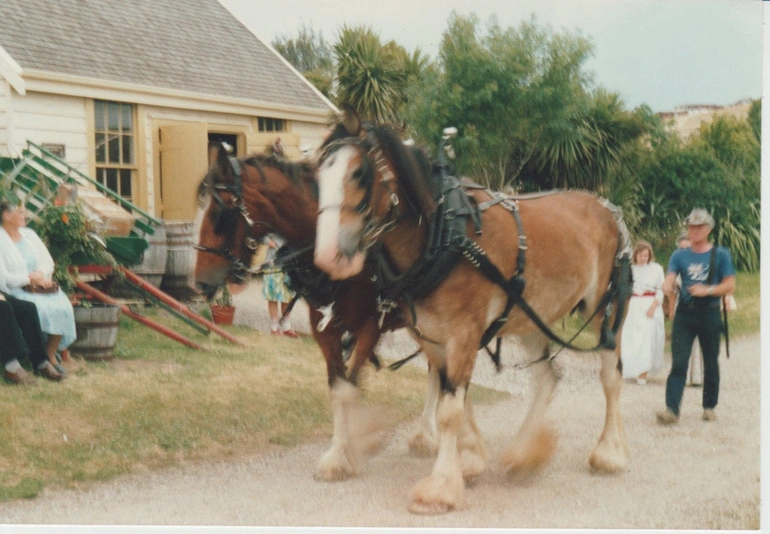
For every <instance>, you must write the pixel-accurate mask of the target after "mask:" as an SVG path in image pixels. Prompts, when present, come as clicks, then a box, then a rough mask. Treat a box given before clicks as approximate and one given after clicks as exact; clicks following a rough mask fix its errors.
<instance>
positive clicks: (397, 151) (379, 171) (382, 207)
mask: <svg viewBox="0 0 770 534" xmlns="http://www.w3.org/2000/svg"><path fill="white" fill-rule="evenodd" d="M413 150H414V149H408V148H407V147H405V146H404V144H403V142H402V141H401V139H400V138H399V137H398V136H397V135H396V134H395V132H394V131H393V130H392V129H391V128H389V127H385V126H364V125H362V124H361V122H360V120H359V118H358V116H357V115H356V114H355V112H354V111H353V110H352V109H350V108H345V109H344V111H343V115H342V120H341V121H340V122H339V123H338V124H337V125H336V127H335V128H334V130H333V131H332V133H331V135H330V136H329V137H328V138H327V140H326V141H325V142H324V144H323V145H322V146H321V155H320V159H319V167H318V171H317V172H316V177H317V180H318V187H319V210H318V213H319V215H318V223H317V233H316V246H315V264H316V265H317V266H318V267H319V268H320V269H322V270H324V271H326V272H327V273H328V274H329V275H330V276H331V278H333V279H342V278H350V277H351V276H354V275H356V274H358V273H359V272H360V271H361V270H362V269H363V267H364V260H365V257H366V251H367V250H368V249H369V248H370V247H371V246H372V245H373V244H374V243H376V242H377V241H378V240H379V239H381V238H382V236H383V235H384V234H386V233H387V232H388V231H390V230H392V229H394V228H395V227H396V225H398V224H399V223H401V222H402V221H403V220H404V219H406V218H408V217H410V216H412V215H413V216H416V217H418V216H420V215H423V214H429V213H430V212H431V211H432V210H433V207H434V203H433V200H432V195H431V194H430V192H429V191H428V189H427V183H426V181H425V178H426V177H425V174H424V168H423V166H422V165H421V164H420V162H418V159H417V158H415V157H414V153H413Z"/></svg>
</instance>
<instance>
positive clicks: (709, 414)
mask: <svg viewBox="0 0 770 534" xmlns="http://www.w3.org/2000/svg"><path fill="white" fill-rule="evenodd" d="M703 420H704V421H716V420H717V414H715V413H714V410H713V409H711V408H706V409H705V410H703Z"/></svg>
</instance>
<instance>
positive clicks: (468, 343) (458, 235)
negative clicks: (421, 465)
mask: <svg viewBox="0 0 770 534" xmlns="http://www.w3.org/2000/svg"><path fill="white" fill-rule="evenodd" d="M321 150H322V153H321V157H320V161H319V168H318V171H317V178H318V182H319V199H320V200H319V204H320V209H319V216H318V232H317V237H316V247H315V263H316V265H317V266H318V267H320V268H321V269H323V270H324V271H326V272H328V273H329V274H330V276H331V277H332V278H333V279H343V278H347V277H350V276H356V275H357V273H359V272H360V270H361V269H362V267H363V265H364V257H365V256H366V255H367V254H368V255H369V256H374V257H375V259H376V265H377V266H376V268H375V271H376V272H377V273H378V277H380V279H381V281H382V282H383V286H384V287H383V288H382V290H383V291H384V294H385V295H388V294H390V296H391V298H393V299H394V300H397V301H398V302H399V303H400V305H401V310H402V313H403V315H404V317H405V318H406V319H407V320H408V322H409V323H410V324H409V327H410V332H411V333H412V335H413V337H414V338H415V340H416V341H417V342H418V343H419V344H420V346H421V348H422V350H423V352H424V353H425V355H426V356H427V357H428V360H429V362H430V364H431V365H432V366H434V367H436V368H438V369H439V374H440V378H441V395H440V400H439V403H438V410H437V421H438V430H439V451H438V457H437V460H436V462H435V464H434V467H433V471H432V473H431V474H430V475H429V476H428V477H426V478H424V479H422V480H421V481H419V482H418V483H417V485H416V486H415V487H414V488H413V490H412V492H411V506H410V510H411V511H413V512H416V513H444V512H447V511H449V510H452V509H454V508H455V507H457V506H459V505H460V504H461V503H462V500H463V494H464V479H466V478H469V477H473V476H475V475H478V474H480V473H481V472H482V471H483V470H484V469H485V468H486V452H485V447H484V443H483V439H482V436H481V435H480V433H479V431H478V429H477V427H476V425H475V424H474V422H473V418H472V413H471V411H470V409H469V406H468V404H467V403H466V391H467V389H468V385H469V383H470V380H471V376H472V374H473V368H474V364H475V360H476V354H477V351H478V350H479V348H480V347H481V346H483V345H486V343H487V342H489V341H490V340H491V339H492V338H493V336H494V335H500V336H505V335H515V336H518V338H519V342H520V345H521V347H522V348H523V349H524V350H525V351H526V353H527V355H528V357H529V359H530V361H533V362H535V361H537V365H535V366H534V368H535V370H536V379H537V389H536V394H535V398H534V400H533V403H532V406H531V408H530V410H529V412H528V414H527V416H526V418H525V420H524V422H523V424H522V426H521V428H520V429H519V431H518V433H517V434H516V437H515V439H514V441H513V444H512V446H511V447H510V449H509V450H507V451H506V453H505V454H504V457H503V459H502V463H503V464H504V465H505V466H506V467H507V469H508V470H509V472H511V473H513V474H518V475H523V474H526V473H529V472H532V471H534V470H536V469H537V468H539V467H540V466H542V465H543V464H544V463H545V462H546V461H547V460H548V459H549V457H550V455H551V454H552V453H553V451H554V449H555V434H554V433H553V432H552V431H551V430H550V429H548V428H547V426H546V425H545V421H544V415H545V411H546V409H547V407H548V405H549V403H550V400H551V397H552V395H553V393H554V389H555V386H556V383H557V376H556V374H555V373H554V369H553V367H552V361H551V359H550V357H549V336H548V335H547V334H546V332H550V330H549V329H548V325H552V324H554V323H555V322H556V321H558V320H559V319H561V318H562V317H565V316H566V315H568V314H569V313H570V312H572V311H575V310H576V311H579V312H581V313H583V315H584V316H585V317H586V318H587V320H588V321H589V322H590V324H591V326H592V327H594V328H595V330H597V331H599V330H601V333H602V343H601V347H599V348H600V349H601V361H602V366H601V382H602V386H603V388H604V394H605V397H606V416H605V421H604V429H603V431H602V434H601V436H600V437H599V441H598V444H597V446H596V447H595V449H594V450H593V453H592V454H591V457H590V460H589V463H590V465H591V467H592V468H593V469H594V470H596V471H601V472H617V471H620V470H622V469H623V467H624V466H625V465H626V463H627V460H628V448H627V445H626V438H625V433H624V430H623V423H622V418H621V413H620V404H619V399H620V392H621V388H622V384H623V379H622V375H621V363H620V347H619V346H617V343H615V339H617V340H619V339H620V331H619V330H620V328H621V327H622V320H623V317H624V315H625V311H624V310H625V304H626V303H627V298H628V296H630V293H628V291H627V287H628V282H629V280H630V275H629V274H628V269H627V266H628V258H627V255H628V252H629V239H628V233H627V230H626V228H625V225H624V224H623V222H622V215H621V214H620V213H619V210H617V208H614V207H613V206H611V205H610V204H609V203H607V202H605V201H602V200H601V199H599V198H598V197H596V196H594V195H592V194H590V193H586V192H578V191H570V192H555V193H553V194H540V195H533V196H531V197H530V198H526V199H525V198H520V199H517V198H512V197H504V196H502V195H496V194H494V193H492V192H490V191H488V190H485V189H483V188H481V187H472V186H469V185H468V184H467V183H465V182H460V181H459V180H457V179H454V181H451V180H445V178H452V177H451V176H450V177H447V174H446V173H443V174H442V173H436V172H429V173H427V174H426V173H425V172H424V170H423V168H422V167H421V166H420V165H419V164H418V162H415V161H414V160H413V153H412V152H410V151H409V150H405V149H404V146H403V143H402V142H401V140H400V139H399V138H398V137H397V135H396V134H395V133H394V131H393V130H392V129H390V128H388V127H384V126H367V127H363V125H362V124H361V123H360V121H359V119H358V117H357V116H356V115H355V113H353V112H351V111H350V110H347V111H346V112H345V114H344V115H343V118H342V120H341V122H340V123H339V124H337V126H336V128H335V130H334V131H333V132H332V134H331V135H330V137H329V138H328V139H327V141H326V142H325V145H324V146H322V147H321ZM439 168H440V167H439ZM437 175H440V176H441V180H439V179H438V178H436V176H437ZM458 221H460V222H459V223H458ZM458 224H459V226H458ZM619 288H626V289H623V290H620V289H619ZM527 308H528V309H529V311H527ZM537 322H539V323H540V325H539V326H538V325H536V323H537ZM608 325H612V327H611V328H610V327H609V326H608ZM550 334H552V332H550ZM613 347H614V348H613ZM501 424H505V423H504V422H501Z"/></svg>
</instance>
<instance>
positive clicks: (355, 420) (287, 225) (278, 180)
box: [195, 147, 439, 480]
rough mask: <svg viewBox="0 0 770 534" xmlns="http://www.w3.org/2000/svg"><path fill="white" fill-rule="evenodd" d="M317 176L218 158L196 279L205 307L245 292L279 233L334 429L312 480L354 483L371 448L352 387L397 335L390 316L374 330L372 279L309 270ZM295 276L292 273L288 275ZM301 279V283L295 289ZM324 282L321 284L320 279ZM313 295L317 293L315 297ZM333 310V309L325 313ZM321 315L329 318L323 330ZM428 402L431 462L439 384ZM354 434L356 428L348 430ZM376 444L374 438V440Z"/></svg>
mask: <svg viewBox="0 0 770 534" xmlns="http://www.w3.org/2000/svg"><path fill="white" fill-rule="evenodd" d="M314 171H315V166H314V165H312V164H310V163H307V162H302V163H294V162H289V161H286V160H281V159H277V158H275V157H274V156H264V155H254V156H250V157H248V158H245V159H241V160H236V159H235V158H230V157H229V156H228V155H227V153H226V152H225V150H224V149H223V148H222V147H218V148H217V154H216V158H215V163H214V164H213V165H212V167H211V168H210V169H209V171H208V172H207V174H206V176H205V178H204V179H203V181H202V182H201V184H200V186H199V189H198V198H199V203H200V211H199V214H198V219H197V220H198V226H199V228H198V232H197V233H198V244H197V245H196V249H197V256H196V263H195V279H196V283H197V285H198V286H199V287H200V288H201V290H202V291H203V293H204V294H205V295H206V296H207V297H209V298H211V297H212V296H213V295H214V294H215V293H216V291H217V289H218V288H219V287H220V286H222V285H223V284H224V283H226V282H227V281H230V282H238V283H243V282H244V281H245V279H246V277H247V276H249V275H250V273H249V271H248V269H247V266H248V265H250V264H251V261H252V256H253V255H254V252H255V249H256V248H257V246H256V245H257V243H258V241H259V240H260V239H262V238H263V237H264V236H265V235H266V234H267V233H269V232H275V233H277V234H279V235H281V236H283V237H284V238H285V239H286V240H287V246H288V247H289V248H290V249H293V250H294V252H291V253H290V256H292V257H293V259H292V260H291V261H289V262H288V263H289V265H287V268H288V269H289V272H290V273H291V274H292V276H293V279H294V283H295V284H297V283H300V285H302V284H303V283H304V282H306V281H309V285H303V286H302V287H301V288H299V289H300V291H299V293H300V294H302V295H303V296H304V297H305V298H306V300H307V301H308V304H309V309H310V325H311V328H312V334H313V337H314V338H315V340H316V342H317V343H318V346H319V347H320V348H321V352H322V353H323V355H324V358H325V359H326V367H327V372H328V381H329V387H330V392H331V405H332V410H333V418H334V428H333V437H332V444H331V448H330V449H329V450H328V451H327V452H326V453H325V454H324V455H323V456H322V457H321V459H320V460H319V463H318V465H317V469H316V478H319V479H322V480H341V479H345V478H347V477H349V476H352V475H354V474H356V473H357V472H358V471H359V469H360V467H361V464H362V462H363V460H364V459H365V457H366V455H367V453H369V452H371V450H372V449H373V448H374V446H375V445H376V444H377V441H376V440H374V439H373V438H374V437H375V435H377V433H376V432H374V433H372V434H374V435H367V429H368V426H369V425H370V424H371V423H372V421H366V420H365V419H366V414H364V412H363V410H364V409H363V408H362V407H360V406H358V390H357V389H356V387H355V386H356V382H357V378H358V373H359V370H360V369H361V366H362V365H363V364H364V363H365V362H366V360H367V359H372V360H373V361H376V357H374V348H375V346H376V344H377V342H378V340H379V338H380V335H381V333H382V332H385V331H387V330H393V329H395V328H399V327H401V326H403V322H402V320H401V319H400V318H399V317H398V315H393V314H388V316H386V317H385V319H384V323H383V324H382V326H381V327H380V326H379V325H378V322H379V320H380V316H381V314H380V313H379V312H378V311H377V294H376V291H375V286H374V284H373V283H372V281H371V280H370V277H371V273H366V272H362V273H361V274H359V275H358V276H354V277H352V278H350V279H349V280H345V281H342V282H333V281H331V280H329V278H328V276H326V275H325V274H323V273H322V272H321V271H320V270H318V269H317V268H316V267H315V266H313V251H312V247H313V244H314V240H315V223H316V216H317V213H318V200H317V198H316V194H315V193H316V183H315V175H314ZM292 266H294V270H293V271H292V270H291V269H292ZM301 277H304V280H300V278H301ZM319 277H323V278H319ZM311 286H315V287H311ZM330 304H333V305H332V306H330ZM319 309H324V310H326V312H327V314H328V313H329V311H331V313H332V315H331V320H329V321H328V324H324V323H323V314H322V313H321V312H320V311H319ZM345 332H349V333H350V334H352V336H353V340H354V342H355V345H354V348H353V351H352V355H351V357H350V364H351V365H350V369H349V370H348V369H347V368H346V364H345V362H344V361H343V335H344V334H345ZM430 384H431V386H430V389H429V397H428V401H427V404H426V407H425V410H424V412H423V416H422V418H421V430H420V431H419V432H418V433H417V438H416V440H415V441H414V443H413V444H412V445H411V447H412V450H413V451H414V452H415V453H417V454H428V453H431V452H432V453H435V451H436V449H437V448H438V446H437V431H436V425H435V409H436V403H437V401H438V391H439V385H438V374H437V373H433V374H432V376H431V382H430ZM354 426H356V428H353V427H354ZM377 437H379V436H377Z"/></svg>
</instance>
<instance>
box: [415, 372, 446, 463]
mask: <svg viewBox="0 0 770 534" xmlns="http://www.w3.org/2000/svg"><path fill="white" fill-rule="evenodd" d="M440 389H441V380H440V378H439V374H438V370H437V369H436V367H435V366H433V365H430V364H429V365H428V395H427V397H426V398H425V407H424V408H423V410H422V415H421V416H420V420H419V422H418V423H417V431H416V432H415V433H414V434H413V435H412V437H411V438H410V439H409V451H410V452H411V453H412V454H413V455H414V456H418V457H428V456H435V455H436V453H437V452H438V429H437V428H436V409H437V408H438V398H439V392H440Z"/></svg>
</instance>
